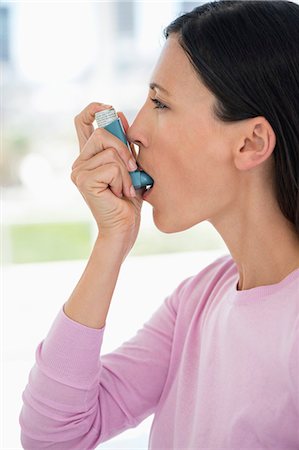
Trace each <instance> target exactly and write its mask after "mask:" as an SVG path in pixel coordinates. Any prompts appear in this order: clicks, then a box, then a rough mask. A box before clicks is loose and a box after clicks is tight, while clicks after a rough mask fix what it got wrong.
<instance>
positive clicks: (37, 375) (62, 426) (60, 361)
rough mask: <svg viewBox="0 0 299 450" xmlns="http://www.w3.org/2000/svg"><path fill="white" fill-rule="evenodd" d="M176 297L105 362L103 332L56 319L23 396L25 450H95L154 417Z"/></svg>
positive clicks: (168, 353)
mask: <svg viewBox="0 0 299 450" xmlns="http://www.w3.org/2000/svg"><path fill="white" fill-rule="evenodd" d="M176 291H178V289H177V290H176ZM176 291H175V292H174V293H173V294H172V296H169V297H167V298H166V300H165V301H164V302H163V304H162V305H161V306H160V308H159V309H158V310H157V311H156V312H155V313H154V314H153V316H152V317H151V318H150V320H149V321H148V322H147V323H145V324H144V326H143V328H142V329H140V330H139V331H138V332H137V334H136V336H134V337H133V338H132V339H131V340H129V341H128V342H125V343H124V344H123V345H122V346H120V347H119V348H118V349H116V350H115V351H114V352H112V353H110V354H106V355H103V356H100V350H101V344H102V339H103V335H104V329H105V327H104V328H102V329H99V330H98V329H93V328H89V327H86V326H84V325H81V324H79V323H77V322H74V321H73V320H71V319H70V318H68V317H67V316H66V314H65V313H64V311H63V309H62V310H61V311H60V312H59V314H58V316H57V318H56V319H55V321H54V323H53V325H52V327H51V329H50V331H49V333H48V335H47V337H46V338H45V339H44V340H43V341H42V342H41V343H40V344H39V345H38V348H37V350H36V363H35V365H34V367H33V368H32V369H31V372H30V375H29V381H28V385H27V386H26V388H25V390H24V392H23V408H22V411H21V413H20V425H21V430H22V431H21V442H22V445H23V447H24V448H25V449H30V450H32V449H38V450H42V449H45V448H46V449H53V450H54V449H56V450H66V449H68V450H88V449H94V448H95V447H96V446H97V445H98V444H99V443H102V442H104V441H106V440H108V439H110V438H112V437H113V436H115V435H117V434H119V433H121V432H122V431H124V430H126V429H128V428H131V427H135V426H136V425H137V424H138V423H140V422H141V421H142V420H144V419H145V418H146V417H147V416H149V415H150V414H152V413H153V412H154V410H155V407H156V405H157V403H158V401H159V398H160V396H161V393H162V390H163V386H164V384H165V380H166V377H167V373H168V368H169V361H170V357H171V349H172V337H173V332H174V327H175V321H176V310H175V302H176V301H177V300H176V299H177V297H178V292H176Z"/></svg>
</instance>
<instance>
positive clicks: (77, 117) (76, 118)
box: [74, 114, 80, 126]
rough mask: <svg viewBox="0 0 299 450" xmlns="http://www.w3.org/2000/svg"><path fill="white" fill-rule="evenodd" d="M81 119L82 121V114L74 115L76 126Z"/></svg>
mask: <svg viewBox="0 0 299 450" xmlns="http://www.w3.org/2000/svg"><path fill="white" fill-rule="evenodd" d="M79 121H80V114H77V115H76V116H75V117H74V124H75V126H77V125H78V124H79Z"/></svg>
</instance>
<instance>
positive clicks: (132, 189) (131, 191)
mask: <svg viewBox="0 0 299 450" xmlns="http://www.w3.org/2000/svg"><path fill="white" fill-rule="evenodd" d="M130 195H131V197H136V191H135V189H134V186H131V187H130Z"/></svg>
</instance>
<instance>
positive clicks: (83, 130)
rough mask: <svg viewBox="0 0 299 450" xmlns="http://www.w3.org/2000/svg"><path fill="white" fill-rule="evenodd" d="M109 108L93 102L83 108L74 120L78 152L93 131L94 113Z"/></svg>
mask: <svg viewBox="0 0 299 450" xmlns="http://www.w3.org/2000/svg"><path fill="white" fill-rule="evenodd" d="M108 108H111V106H110V105H105V104H104V103H97V102H93V103H90V104H89V105H88V106H86V108H84V109H83V110H82V111H81V112H80V113H79V114H78V115H77V116H76V117H75V119H74V122H75V128H76V131H77V136H78V141H79V148H80V152H81V151H82V149H83V147H84V145H85V144H86V142H87V141H88V139H89V138H90V136H91V135H92V133H93V131H94V127H93V122H94V120H95V113H96V112H99V111H103V110H104V109H108Z"/></svg>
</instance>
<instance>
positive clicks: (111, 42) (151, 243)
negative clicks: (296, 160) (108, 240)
mask: <svg viewBox="0 0 299 450" xmlns="http://www.w3.org/2000/svg"><path fill="white" fill-rule="evenodd" d="M198 4H199V3H198V2H170V1H169V2H154V1H152V2H143V1H142V2H126V1H125V2H120V1H116V2H113V1H111V2H84V3H83V2H69V3H68V2H57V3H55V2H42V1H41V2H34V3H33V2H32V3H31V2H5V1H4V2H3V1H2V3H1V6H0V30H1V42H2V45H1V51H0V60H1V69H2V80H1V83H2V86H1V88H2V131H3V135H2V149H3V150H2V160H1V180H2V186H3V189H2V192H3V199H4V204H3V205H4V206H3V213H4V222H5V226H4V249H3V259H4V262H5V263H29V262H41V261H53V260H56V261H57V260H70V259H80V258H86V257H87V256H88V255H89V253H90V249H91V245H92V243H93V239H94V233H95V229H94V221H93V218H92V216H91V213H90V211H89V209H88V207H87V206H86V205H85V203H84V200H83V198H82V197H81V195H80V193H79V192H78V191H77V189H76V187H75V185H74V184H73V183H72V182H71V180H70V173H71V165H72V163H73V161H74V160H75V159H76V158H77V155H78V145H77V140H76V134H75V129H74V125H73V119H74V116H75V115H76V114H78V113H79V112H80V111H81V110H82V109H83V108H84V107H85V106H86V105H87V104H88V103H90V102H92V101H99V102H104V103H108V104H112V105H114V106H115V108H116V109H117V110H118V111H123V112H124V113H125V114H126V116H127V118H128V121H129V123H132V121H133V119H134V117H135V115H136V113H137V111H138V109H139V108H140V107H141V106H142V104H143V102H144V100H145V98H146V96H147V91H148V83H149V80H150V75H151V71H152V69H153V67H154V64H155V62H156V59H157V57H158V55H159V53H160V51H161V48H162V46H163V42H164V38H163V34H162V31H163V28H164V27H165V26H166V25H167V24H168V23H169V22H170V21H171V20H173V19H174V18H175V17H176V16H177V15H178V14H180V13H181V12H185V11H188V10H191V9H192V8H194V7H195V6H196V5H198ZM196 228H197V227H195V228H192V229H190V230H188V231H187V232H183V233H176V234H174V235H165V234H162V233H160V232H159V231H158V230H156V229H155V227H153V224H152V217H151V206H150V205H148V204H144V207H143V228H142V233H140V235H139V238H138V240H137V242H136V245H135V247H134V249H133V250H132V254H138V255H140V254H148V253H160V252H176V251H186V250H195V249H204V250H206V249H210V248H213V249H214V248H218V247H219V245H222V242H221V240H220V238H219V236H218V234H217V233H216V232H215V231H214V230H213V229H212V227H211V226H210V225H209V224H208V223H205V224H201V225H199V226H198V228H200V229H204V233H198V230H197V229H196Z"/></svg>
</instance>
